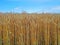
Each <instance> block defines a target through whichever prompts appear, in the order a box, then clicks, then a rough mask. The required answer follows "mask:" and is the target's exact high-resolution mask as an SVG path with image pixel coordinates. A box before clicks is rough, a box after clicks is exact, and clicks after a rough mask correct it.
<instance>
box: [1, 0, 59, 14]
mask: <svg viewBox="0 0 60 45" xmlns="http://www.w3.org/2000/svg"><path fill="white" fill-rule="evenodd" d="M22 11H26V12H29V13H32V12H38V13H41V12H49V13H60V0H0V12H22Z"/></svg>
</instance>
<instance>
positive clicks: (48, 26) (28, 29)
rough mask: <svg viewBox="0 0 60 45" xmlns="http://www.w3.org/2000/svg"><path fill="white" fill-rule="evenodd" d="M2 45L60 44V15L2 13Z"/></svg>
mask: <svg viewBox="0 0 60 45" xmlns="http://www.w3.org/2000/svg"><path fill="white" fill-rule="evenodd" d="M0 45H60V15H56V14H30V15H28V14H20V15H19V14H0Z"/></svg>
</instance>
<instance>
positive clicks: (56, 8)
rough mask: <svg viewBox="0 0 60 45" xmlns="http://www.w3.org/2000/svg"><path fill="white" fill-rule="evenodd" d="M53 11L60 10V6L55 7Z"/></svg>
mask: <svg viewBox="0 0 60 45" xmlns="http://www.w3.org/2000/svg"><path fill="white" fill-rule="evenodd" d="M52 10H60V6H56V7H53V8H52Z"/></svg>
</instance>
